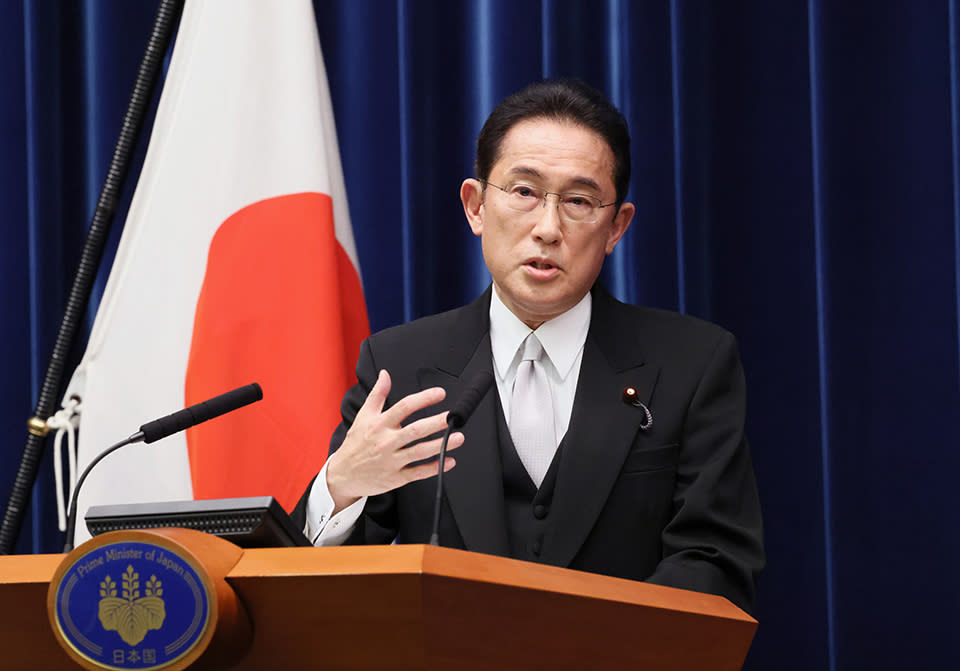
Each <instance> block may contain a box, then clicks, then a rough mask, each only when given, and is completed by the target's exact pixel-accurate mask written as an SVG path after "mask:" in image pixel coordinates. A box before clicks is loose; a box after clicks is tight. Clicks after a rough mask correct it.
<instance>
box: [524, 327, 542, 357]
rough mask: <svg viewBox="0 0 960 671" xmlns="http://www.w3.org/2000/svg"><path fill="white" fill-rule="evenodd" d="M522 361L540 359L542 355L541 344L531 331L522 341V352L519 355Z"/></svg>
mask: <svg viewBox="0 0 960 671" xmlns="http://www.w3.org/2000/svg"><path fill="white" fill-rule="evenodd" d="M520 356H521V358H522V359H523V360H524V361H540V358H541V357H542V356H543V345H541V344H540V340H539V339H538V338H537V336H536V334H535V333H531V334H530V335H528V336H527V338H526V340H524V341H523V354H521V355H520Z"/></svg>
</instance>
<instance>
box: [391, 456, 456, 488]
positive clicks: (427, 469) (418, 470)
mask: <svg viewBox="0 0 960 671" xmlns="http://www.w3.org/2000/svg"><path fill="white" fill-rule="evenodd" d="M456 465H457V461H456V459H454V458H453V457H449V458H447V459H444V460H443V472H444V473H446V472H447V471H449V470H450V469H451V468H453V467H454V466H456ZM439 472H440V462H439V461H434V462H432V463H429V464H421V465H420V466H411V467H409V468H405V469H403V470H402V471H401V475H403V476H405V477H406V482H407V483H410V482H416V481H417V480H426V479H427V478H432V477H433V476H435V475H436V474H437V473H439Z"/></svg>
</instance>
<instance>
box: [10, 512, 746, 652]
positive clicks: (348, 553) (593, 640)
mask: <svg viewBox="0 0 960 671" xmlns="http://www.w3.org/2000/svg"><path fill="white" fill-rule="evenodd" d="M154 533H157V534H161V535H164V536H166V537H167V539H168V541H167V542H169V539H170V538H173V539H174V541H175V542H177V543H179V544H181V545H182V546H183V547H184V548H186V550H188V551H192V552H193V553H194V556H196V557H197V558H198V559H199V561H200V563H202V564H203V565H208V564H209V563H210V562H211V561H212V562H213V563H217V562H219V563H220V565H221V566H220V568H219V569H217V570H220V571H221V574H222V576H223V582H224V583H225V585H226V586H227V587H225V589H226V590H227V591H231V590H232V592H233V593H234V594H235V596H234V595H233V594H231V595H230V598H233V599H235V600H236V602H237V603H239V604H240V611H245V615H243V613H242V612H241V613H240V615H241V617H240V618H239V619H237V618H234V619H237V621H240V620H243V622H241V623H240V625H241V626H239V627H234V631H232V632H227V633H226V634H225V635H224V636H225V637H226V638H225V639H224V638H223V637H221V639H223V640H226V641H227V642H226V643H225V644H224V643H223V640H221V648H222V647H223V646H224V645H226V646H227V647H231V648H233V651H234V653H236V654H235V656H236V657H238V659H237V660H236V661H235V663H234V664H232V665H231V666H224V664H223V662H222V661H219V662H218V661H216V659H217V658H214V657H210V654H215V653H214V652H213V647H212V646H211V648H210V649H208V650H207V651H206V652H204V653H203V654H202V655H201V656H200V657H199V658H198V659H197V660H196V661H195V663H193V664H192V665H190V666H189V668H196V669H207V668H231V669H238V670H246V669H258V670H262V669H277V670H280V669H285V670H286V669H291V670H295V669H326V668H329V669H450V668H456V669H539V668H545V669H582V668H601V669H627V668H629V669H656V670H657V671H686V670H693V669H696V670H697V671H701V670H703V669H712V670H717V671H724V670H730V671H734V670H736V669H740V668H741V666H742V664H743V661H744V658H745V657H746V654H747V651H748V649H749V647H750V643H751V640H752V638H753V635H754V632H755V630H756V626H757V623H756V621H755V620H753V619H752V618H751V617H750V616H749V615H747V614H746V613H744V612H743V611H741V610H740V609H738V608H737V607H736V606H734V605H732V604H731V603H730V602H729V601H727V600H726V599H723V598H721V597H718V596H712V595H707V594H699V593H696V592H689V591H685V590H680V589H673V588H669V587H661V586H658V585H650V584H646V583H641V582H634V581H630V580H622V579H617V578H610V577H606V576H601V575H595V574H590V573H583V572H579V571H572V570H568V569H562V568H557V567H553V566H545V565H541V564H533V563H529V562H523V561H518V560H512V559H504V558H501V557H494V556H489V555H482V554H477V553H472V552H466V551H462V550H451V549H448V548H442V547H433V546H428V545H427V546H425V545H392V546H349V547H336V548H282V549H248V550H241V549H240V548H238V547H236V546H235V545H233V544H231V543H228V542H227V541H223V540H222V539H218V538H215V537H211V536H205V535H203V534H200V533H199V532H192V531H188V530H182V529H177V530H174V529H166V530H151V531H137V532H128V531H122V532H112V533H110V534H105V536H113V537H119V538H126V537H131V538H142V537H143V535H144V534H147V535H149V534H154ZM200 537H203V538H205V539H213V540H212V541H209V540H198V539H199V538H200ZM100 538H104V536H99V537H97V538H95V539H93V540H92V541H88V543H87V544H85V545H83V546H80V548H77V550H74V553H76V552H77V551H79V550H82V549H83V548H84V547H85V546H86V545H89V544H90V543H96V542H97V539H100ZM72 556H73V555H34V556H5V557H0V641H2V643H0V645H2V649H3V650H4V653H3V654H2V655H0V671H6V670H8V669H9V670H14V669H16V670H18V671H19V670H21V669H51V670H52V669H76V668H81V667H80V666H79V665H78V664H77V662H75V661H74V660H73V659H71V657H70V656H69V655H68V654H67V652H65V650H64V649H63V648H61V647H60V645H58V641H57V638H56V636H55V634H54V632H53V629H52V627H51V622H50V620H49V619H48V613H47V601H48V589H49V587H50V583H51V580H53V579H54V577H55V574H57V572H58V569H59V570H60V572H62V571H63V569H62V568H61V564H62V563H64V560H65V557H72ZM211 557H212V559H211ZM51 598H52V597H51ZM234 615H235V614H234ZM229 620H230V617H227V618H226V619H225V620H224V619H223V618H221V622H220V623H219V624H220V626H221V627H222V626H224V624H223V623H224V622H225V621H229ZM234 624H236V622H234ZM231 626H233V625H231ZM217 636H218V637H219V636H220V633H219V632H218V634H217ZM231 637H232V638H231ZM215 638H216V637H215ZM208 653H210V654H208Z"/></svg>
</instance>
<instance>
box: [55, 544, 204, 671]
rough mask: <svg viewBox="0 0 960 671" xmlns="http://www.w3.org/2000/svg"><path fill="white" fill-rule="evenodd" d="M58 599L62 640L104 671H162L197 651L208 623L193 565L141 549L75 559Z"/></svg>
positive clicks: (112, 549)
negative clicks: (115, 670)
mask: <svg viewBox="0 0 960 671" xmlns="http://www.w3.org/2000/svg"><path fill="white" fill-rule="evenodd" d="M55 599H56V601H55V606H54V612H55V620H56V624H57V627H58V629H59V630H60V633H61V635H62V636H63V637H64V639H65V640H66V641H67V642H68V643H69V645H70V647H71V648H73V650H74V651H75V652H77V653H79V654H80V655H81V656H82V657H84V658H86V659H88V660H90V661H91V662H93V663H94V664H96V665H98V666H100V667H102V668H105V669H162V668H164V667H166V666H168V665H170V664H172V663H174V662H176V661H177V660H178V659H180V658H182V657H183V656H184V655H186V654H187V653H189V652H190V650H192V649H193V648H194V646H196V645H197V643H198V642H199V641H200V639H201V637H202V636H203V634H204V632H205V630H206V628H207V625H208V623H209V620H210V602H209V599H210V597H209V595H208V593H207V588H206V583H205V582H204V579H203V578H202V577H201V575H200V574H199V573H198V572H197V570H196V569H195V568H194V566H192V565H191V562H190V561H188V560H187V559H185V558H184V557H182V556H180V555H179V554H177V553H175V552H174V551H172V550H170V549H169V548H167V547H163V546H160V545H154V544H152V543H145V542H117V543H109V544H106V545H100V546H99V547H95V548H93V549H92V550H90V551H89V552H87V553H85V554H82V555H80V556H78V557H77V558H76V559H75V560H74V561H73V563H72V564H71V565H70V566H69V568H68V569H67V570H66V571H65V572H64V573H63V575H62V577H61V579H60V582H59V584H58V585H57V587H56V597H55Z"/></svg>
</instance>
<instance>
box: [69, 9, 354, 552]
mask: <svg viewBox="0 0 960 671" xmlns="http://www.w3.org/2000/svg"><path fill="white" fill-rule="evenodd" d="M368 333H369V326H368V322H367V315H366V308H365V305H364V300H363V292H362V288H361V283H360V273H359V265H358V263H357V256H356V250H355V246H354V242H353V234H352V231H351V225H350V217H349V213H348V210H347V200H346V191H345V188H344V183H343V173H342V169H341V167H340V156H339V151H338V148H337V138H336V130H335V127H334V121H333V110H332V107H331V103H330V93H329V90H328V86H327V77H326V71H325V68H324V64H323V57H322V55H321V52H320V43H319V39H318V36H317V29H316V20H315V17H314V13H313V7H312V5H311V4H310V2H309V0H283V2H262V1H261V0H203V1H200V0H188V2H187V3H186V6H185V8H184V13H183V17H182V19H181V22H180V28H179V32H178V35H177V38H176V43H175V46H174V50H173V54H172V57H171V62H170V68H169V71H168V74H167V78H166V82H165V84H164V88H163V92H162V95H161V98H160V104H159V108H158V111H157V116H156V120H155V122H154V128H153V132H152V135H151V138H150V145H149V148H148V151H147V156H146V160H145V163H144V167H143V171H142V173H141V176H140V181H139V183H138V185H137V188H136V192H135V194H134V198H133V201H132V203H131V206H130V211H129V214H128V216H127V221H126V224H125V226H124V230H123V235H122V238H121V240H120V245H119V248H118V251H117V256H116V260H115V261H114V264H113V268H112V270H111V273H110V277H109V280H108V282H107V286H106V290H105V293H104V297H103V300H102V303H101V305H100V309H99V311H98V313H97V316H96V320H95V322H94V326H93V330H92V332H91V336H90V340H89V345H88V347H87V351H86V353H85V354H84V357H83V359H82V362H81V364H80V366H79V367H78V369H77V371H76V372H75V374H74V377H73V379H72V380H71V383H70V385H69V387H68V389H67V393H66V396H65V400H66V399H69V398H71V397H72V396H76V397H79V398H80V399H81V401H82V406H81V407H82V413H81V418H80V429H79V462H80V465H81V468H82V467H83V466H84V465H85V464H87V463H89V462H90V461H91V460H92V459H93V458H94V457H95V456H96V455H97V454H98V453H100V452H101V451H102V450H104V449H105V448H106V447H108V446H109V445H111V444H113V443H115V442H117V441H119V440H121V439H122V438H124V437H126V436H128V435H130V434H131V433H134V432H135V431H136V430H137V428H138V427H139V426H140V425H141V424H143V423H144V422H147V421H149V420H152V419H155V418H156V417H159V416H162V415H164V414H167V413H170V412H173V411H175V410H179V409H180V408H182V407H184V406H186V405H190V404H192V403H196V402H199V401H203V400H206V399H207V398H209V397H211V396H215V395H217V394H219V393H222V392H224V391H228V390H230V389H233V388H235V387H239V386H241V385H244V384H248V383H250V382H259V383H260V385H261V386H262V387H263V392H264V400H263V401H261V402H260V403H256V404H254V405H251V406H249V407H246V408H243V409H241V410H238V411H237V412H234V413H232V414H230V415H227V416H224V417H221V418H218V419H215V420H212V421H210V422H207V423H206V424H203V425H201V426H199V427H196V428H194V429H190V430H189V431H187V432H185V433H181V434H179V435H175V436H171V437H169V438H166V439H164V440H162V441H158V442H157V443H154V444H152V445H134V446H130V447H127V448H124V449H123V450H120V451H118V452H117V453H115V454H113V455H111V456H109V457H107V458H106V459H105V460H104V461H103V462H101V464H100V465H98V466H97V468H96V469H94V471H93V472H92V473H91V475H90V477H89V478H88V480H87V483H86V484H85V485H84V488H83V490H82V491H81V495H80V505H79V507H78V509H79V511H80V517H79V519H78V524H77V535H76V539H77V542H81V541H83V540H85V539H86V538H88V537H89V535H88V533H87V530H86V526H85V524H84V523H83V514H84V511H85V510H86V509H87V507H89V506H90V505H95V504H102V503H134V502H149V501H169V500H183V499H190V498H221V497H230V496H252V495H261V494H270V495H273V496H274V497H276V498H277V499H278V500H279V501H280V503H281V504H282V505H284V507H286V508H287V509H290V508H292V506H293V505H294V504H295V502H296V500H297V495H298V494H299V493H300V492H302V491H303V489H304V488H305V487H306V485H307V483H308V482H309V480H310V478H311V477H312V476H313V475H314V474H315V473H316V472H317V470H318V469H319V468H320V467H321V466H322V464H323V461H324V459H325V456H326V452H327V441H328V439H329V436H330V433H331V432H332V430H333V428H334V427H335V426H336V424H337V422H338V420H339V402H340V398H341V396H342V395H343V393H344V391H345V390H346V389H347V388H348V387H349V385H350V384H352V382H353V381H355V377H354V372H353V366H354V363H355V361H356V357H357V354H358V352H359V347H360V342H361V341H362V339H363V338H364V337H365V336H366V335H367V334H368Z"/></svg>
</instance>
